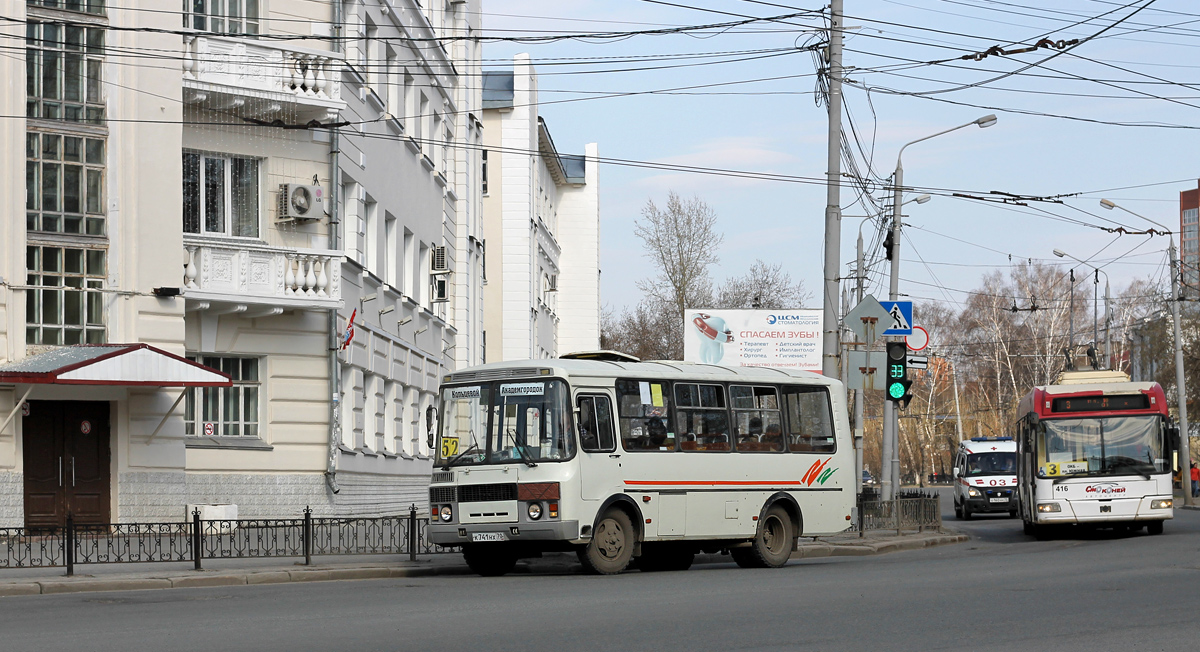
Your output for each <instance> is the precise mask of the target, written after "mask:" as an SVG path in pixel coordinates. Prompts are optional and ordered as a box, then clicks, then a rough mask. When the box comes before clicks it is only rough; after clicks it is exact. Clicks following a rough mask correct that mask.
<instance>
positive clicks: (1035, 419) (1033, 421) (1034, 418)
mask: <svg viewBox="0 0 1200 652" xmlns="http://www.w3.org/2000/svg"><path fill="white" fill-rule="evenodd" d="M1041 420H1042V419H1041V417H1039V416H1038V415H1037V412H1030V413H1029V425H1031V426H1033V427H1035V428H1036V427H1037V425H1038V423H1040V422H1041Z"/></svg>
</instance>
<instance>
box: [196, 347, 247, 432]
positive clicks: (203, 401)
mask: <svg viewBox="0 0 1200 652" xmlns="http://www.w3.org/2000/svg"><path fill="white" fill-rule="evenodd" d="M188 360H191V361H192V362H197V363H199V364H202V365H204V366H206V367H211V368H213V369H216V370H218V371H222V372H224V373H226V374H229V377H230V378H231V379H232V380H233V386H232V387H196V388H193V389H191V390H189V391H188V393H187V407H186V408H185V409H184V416H183V421H184V426H183V432H184V434H185V435H188V436H192V437H258V436H259V425H258V400H259V387H261V385H262V383H261V381H260V380H259V372H258V358H233V357H218V356H208V355H206V356H196V355H191V356H188Z"/></svg>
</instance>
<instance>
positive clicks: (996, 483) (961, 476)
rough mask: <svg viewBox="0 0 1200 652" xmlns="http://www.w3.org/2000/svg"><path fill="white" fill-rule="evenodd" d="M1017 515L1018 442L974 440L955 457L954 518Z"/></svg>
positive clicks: (959, 450)
mask: <svg viewBox="0 0 1200 652" xmlns="http://www.w3.org/2000/svg"><path fill="white" fill-rule="evenodd" d="M1004 512H1007V513H1008V516H1009V518H1013V517H1016V515H1017V443H1016V442H1015V441H1013V439H1012V437H974V438H972V439H970V440H968V441H964V442H961V443H960V444H959V445H958V454H957V455H956V456H955V458H954V515H955V516H957V517H958V518H963V519H968V518H971V515H972V514H999V513H1004Z"/></svg>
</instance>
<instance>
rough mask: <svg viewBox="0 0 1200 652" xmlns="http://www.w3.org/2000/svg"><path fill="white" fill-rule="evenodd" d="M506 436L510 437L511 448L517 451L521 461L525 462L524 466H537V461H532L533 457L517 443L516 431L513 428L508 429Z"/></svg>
mask: <svg viewBox="0 0 1200 652" xmlns="http://www.w3.org/2000/svg"><path fill="white" fill-rule="evenodd" d="M508 436H509V437H512V443H513V450H515V451H517V455H520V456H521V461H522V462H524V463H525V466H528V467H529V468H531V469H532V468H533V467H535V466H537V462H534V461H533V458H531V457H530V456H529V453H528V451H526V450H525V447H524V446H522V445H520V444H518V443H517V433H516V432H514V431H513V430H509V431H508Z"/></svg>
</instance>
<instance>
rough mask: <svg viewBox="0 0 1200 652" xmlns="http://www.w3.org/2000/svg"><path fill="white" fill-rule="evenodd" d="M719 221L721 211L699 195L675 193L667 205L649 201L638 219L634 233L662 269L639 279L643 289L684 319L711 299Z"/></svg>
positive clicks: (719, 242) (679, 318)
mask: <svg viewBox="0 0 1200 652" xmlns="http://www.w3.org/2000/svg"><path fill="white" fill-rule="evenodd" d="M716 224H717V214H716V212H714V211H713V209H712V208H711V207H710V206H709V205H708V204H706V203H705V202H704V201H703V200H701V199H700V198H699V197H693V198H691V199H687V200H684V199H680V198H679V195H678V194H676V193H675V191H670V192H668V193H667V205H666V207H665V209H659V207H658V206H657V205H656V204H655V203H654V200H647V201H646V206H645V207H643V208H642V219H640V220H638V221H637V222H635V223H634V230H633V232H634V234H635V235H637V237H639V238H641V240H642V246H643V247H644V248H645V250H646V256H648V257H649V258H650V260H652V261H653V262H654V267H655V268H656V270H657V272H658V273H657V275H656V276H655V277H654V278H651V279H644V280H642V281H639V282H638V289H640V290H641V291H642V292H643V293H645V296H646V297H648V298H651V299H653V300H654V301H655V302H656V303H657V304H659V305H669V306H671V309H672V311H673V312H674V317H675V318H676V319H677V320H680V322H681V323H682V320H683V314H684V312H685V311H686V310H687V309H688V307H689V306H690V307H696V306H700V305H705V304H708V303H711V301H712V276H711V275H710V274H709V271H708V270H709V267H711V266H712V265H715V264H717V262H719V260H720V259H719V258H718V257H717V247H719V246H721V242H723V241H724V239H725V237H724V236H723V235H721V234H720V233H718V232H717V231H716ZM681 352H682V351H681Z"/></svg>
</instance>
